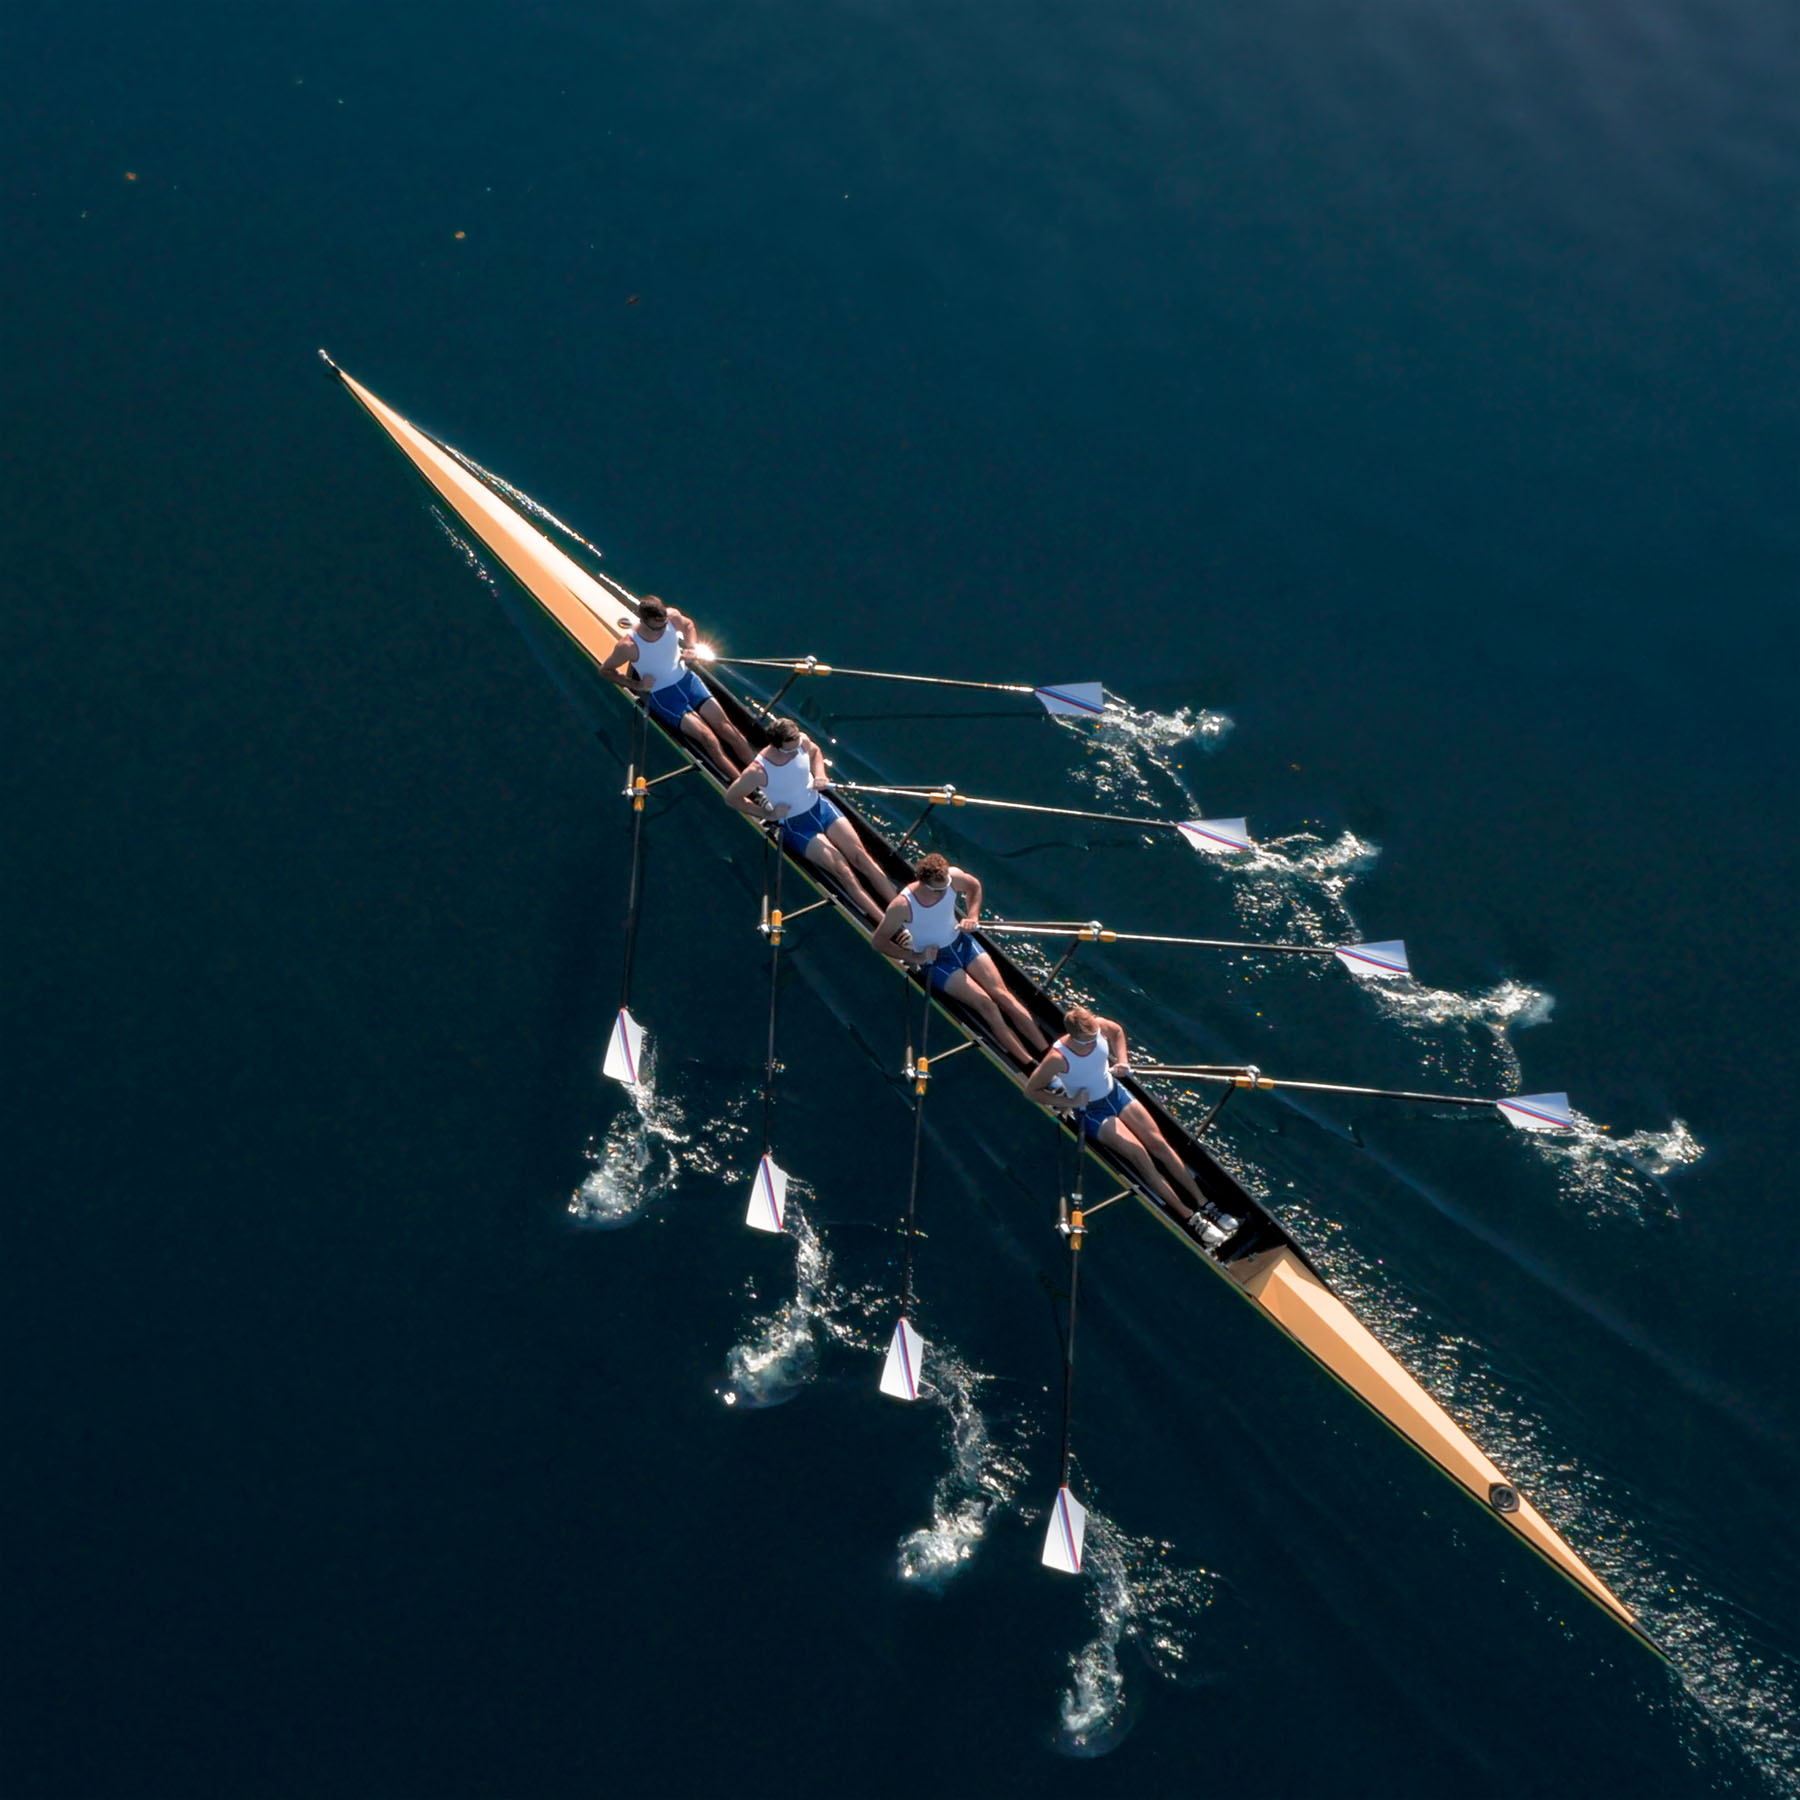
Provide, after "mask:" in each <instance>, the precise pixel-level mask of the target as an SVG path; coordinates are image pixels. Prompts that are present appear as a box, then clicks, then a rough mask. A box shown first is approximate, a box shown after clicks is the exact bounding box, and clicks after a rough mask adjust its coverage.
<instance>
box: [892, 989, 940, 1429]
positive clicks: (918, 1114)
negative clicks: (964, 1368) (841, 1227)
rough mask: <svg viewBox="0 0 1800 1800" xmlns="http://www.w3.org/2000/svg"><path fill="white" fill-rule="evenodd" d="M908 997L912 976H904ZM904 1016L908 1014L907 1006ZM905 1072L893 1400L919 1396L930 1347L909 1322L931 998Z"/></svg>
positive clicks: (909, 1042) (909, 1037)
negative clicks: (908, 1090)
mask: <svg viewBox="0 0 1800 1800" xmlns="http://www.w3.org/2000/svg"><path fill="white" fill-rule="evenodd" d="M906 985H907V989H908V990H909V991H908V996H907V997H908V999H909V1001H910V998H911V994H910V989H911V987H912V978H911V976H908V977H907V978H906ZM907 1016H908V1018H909V1019H910V1018H911V1011H910V1007H909V1009H908V1015H907ZM906 1035H907V1049H906V1061H907V1073H908V1074H909V1075H911V1077H912V1084H913V1148H912V1179H911V1181H910V1182H909V1183H908V1184H907V1189H906V1252H905V1260H904V1262H903V1264H902V1274H901V1277H900V1322H899V1323H898V1324H897V1325H896V1326H895V1327H894V1335H893V1337H892V1339H891V1340H890V1341H889V1343H888V1353H887V1361H886V1362H885V1363H883V1364H882V1368H881V1391H882V1392H883V1393H884V1394H889V1395H891V1396H892V1397H893V1398H894V1399H896V1400H916V1399H918V1397H919V1374H920V1371H921V1370H922V1369H923V1368H924V1366H925V1352H926V1350H927V1349H928V1348H929V1347H930V1346H929V1345H928V1344H927V1343H926V1341H925V1339H924V1338H922V1337H921V1336H920V1335H919V1331H918V1327H917V1326H915V1325H914V1324H913V1321H912V1315H913V1239H914V1238H915V1237H916V1236H917V1235H918V1233H917V1224H916V1221H917V1219H918V1212H919V1165H920V1162H921V1160H922V1153H923V1150H924V1147H925V1087H926V1084H927V1082H929V1081H930V1079H931V1060H930V1058H929V1057H928V1056H927V1055H926V1053H925V1046H926V1044H927V1042H928V1041H929V1039H930V1037H931V1001H930V999H929V998H927V999H926V1002H925V1020H924V1023H923V1024H922V1025H921V1026H920V1027H919V1054H918V1057H917V1059H916V1060H915V1059H914V1057H913V1054H912V1031H911V1028H910V1026H909V1027H908V1030H907V1034H906Z"/></svg>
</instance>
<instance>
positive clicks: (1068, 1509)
mask: <svg viewBox="0 0 1800 1800" xmlns="http://www.w3.org/2000/svg"><path fill="white" fill-rule="evenodd" d="M1086 1537H1087V1508H1086V1507H1085V1506H1083V1505H1082V1504H1081V1502H1080V1501H1079V1500H1077V1499H1076V1498H1075V1496H1074V1495H1073V1494H1071V1493H1070V1492H1069V1490H1068V1489H1067V1488H1066V1487H1060V1488H1058V1489H1057V1490H1056V1504H1055V1505H1054V1506H1053V1507H1051V1509H1050V1525H1049V1529H1048V1530H1047V1531H1045V1533H1044V1557H1043V1562H1044V1567H1045V1568H1046V1569H1060V1570H1062V1572H1063V1573H1064V1574H1065V1575H1079V1574H1080V1573H1081V1546H1082V1543H1083V1541H1084V1540H1085V1539H1086Z"/></svg>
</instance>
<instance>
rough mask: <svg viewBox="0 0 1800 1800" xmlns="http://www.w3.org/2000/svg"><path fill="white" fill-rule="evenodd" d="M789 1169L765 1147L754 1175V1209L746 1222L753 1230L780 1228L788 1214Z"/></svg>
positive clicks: (748, 1214)
mask: <svg viewBox="0 0 1800 1800" xmlns="http://www.w3.org/2000/svg"><path fill="white" fill-rule="evenodd" d="M787 1184H788V1178H787V1170H786V1169H784V1168H782V1166H781V1165H780V1164H779V1163H778V1162H776V1160H775V1159H774V1157H772V1156H771V1155H769V1153H768V1152H767V1151H766V1150H765V1151H764V1152H763V1156H762V1160H761V1161H760V1162H759V1163H758V1164H757V1165H756V1173H755V1174H754V1175H752V1176H751V1177H750V1210H749V1211H748V1212H746V1213H745V1214H744V1223H745V1224H746V1225H748V1226H749V1227H750V1229H751V1230H752V1231H779V1230H780V1229H781V1222H782V1220H783V1219H784V1218H785V1217H786V1216H787Z"/></svg>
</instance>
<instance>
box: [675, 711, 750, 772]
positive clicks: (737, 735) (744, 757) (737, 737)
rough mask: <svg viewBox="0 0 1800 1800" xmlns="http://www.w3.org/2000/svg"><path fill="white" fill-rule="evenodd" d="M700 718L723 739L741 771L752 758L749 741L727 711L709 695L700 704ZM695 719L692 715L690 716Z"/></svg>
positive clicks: (689, 715)
mask: <svg viewBox="0 0 1800 1800" xmlns="http://www.w3.org/2000/svg"><path fill="white" fill-rule="evenodd" d="M699 712H700V716H701V717H702V718H703V719H704V720H705V721H706V722H707V724H709V725H710V726H711V727H712V728H713V731H714V733H715V734H716V735H717V736H718V737H720V738H722V739H723V740H724V742H725V745H726V747H727V748H728V749H729V750H730V751H731V754H732V755H733V756H735V757H736V758H737V766H738V768H739V770H741V769H742V768H743V767H744V765H745V764H746V763H747V762H749V760H750V756H751V750H750V744H749V740H748V739H747V738H746V737H745V736H744V734H743V733H742V732H741V731H739V730H738V728H737V727H736V726H735V725H734V724H732V722H731V721H730V719H728V718H727V717H726V716H725V709H724V707H722V706H721V705H720V704H719V703H718V701H716V700H715V699H713V698H712V696H711V695H710V694H709V695H708V696H707V697H706V698H705V699H704V700H702V701H701V702H700V707H699ZM688 717H689V718H692V717H693V714H692V713H689V714H688Z"/></svg>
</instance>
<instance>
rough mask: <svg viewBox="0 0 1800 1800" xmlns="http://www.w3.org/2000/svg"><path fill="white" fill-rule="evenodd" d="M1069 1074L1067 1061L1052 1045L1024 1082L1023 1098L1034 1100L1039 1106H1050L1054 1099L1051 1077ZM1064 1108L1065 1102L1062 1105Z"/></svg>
mask: <svg viewBox="0 0 1800 1800" xmlns="http://www.w3.org/2000/svg"><path fill="white" fill-rule="evenodd" d="M1068 1072H1069V1059H1068V1058H1067V1057H1066V1056H1064V1055H1063V1053H1062V1052H1061V1051H1060V1050H1059V1049H1057V1047H1056V1046H1055V1045H1054V1044H1052V1045H1051V1046H1050V1048H1049V1049H1048V1050H1046V1051H1045V1052H1044V1059H1043V1061H1042V1062H1040V1063H1039V1064H1038V1066H1037V1067H1036V1068H1035V1069H1033V1070H1032V1071H1031V1074H1030V1076H1029V1077H1028V1078H1027V1079H1026V1082H1025V1098H1026V1099H1027V1100H1035V1101H1037V1103H1038V1104H1039V1105H1040V1106H1052V1105H1054V1104H1055V1098H1054V1097H1053V1096H1052V1095H1051V1092H1050V1082H1051V1079H1052V1077H1054V1076H1057V1075H1066V1074H1068ZM1064 1104H1065V1106H1066V1104H1067V1102H1065V1103H1064Z"/></svg>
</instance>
